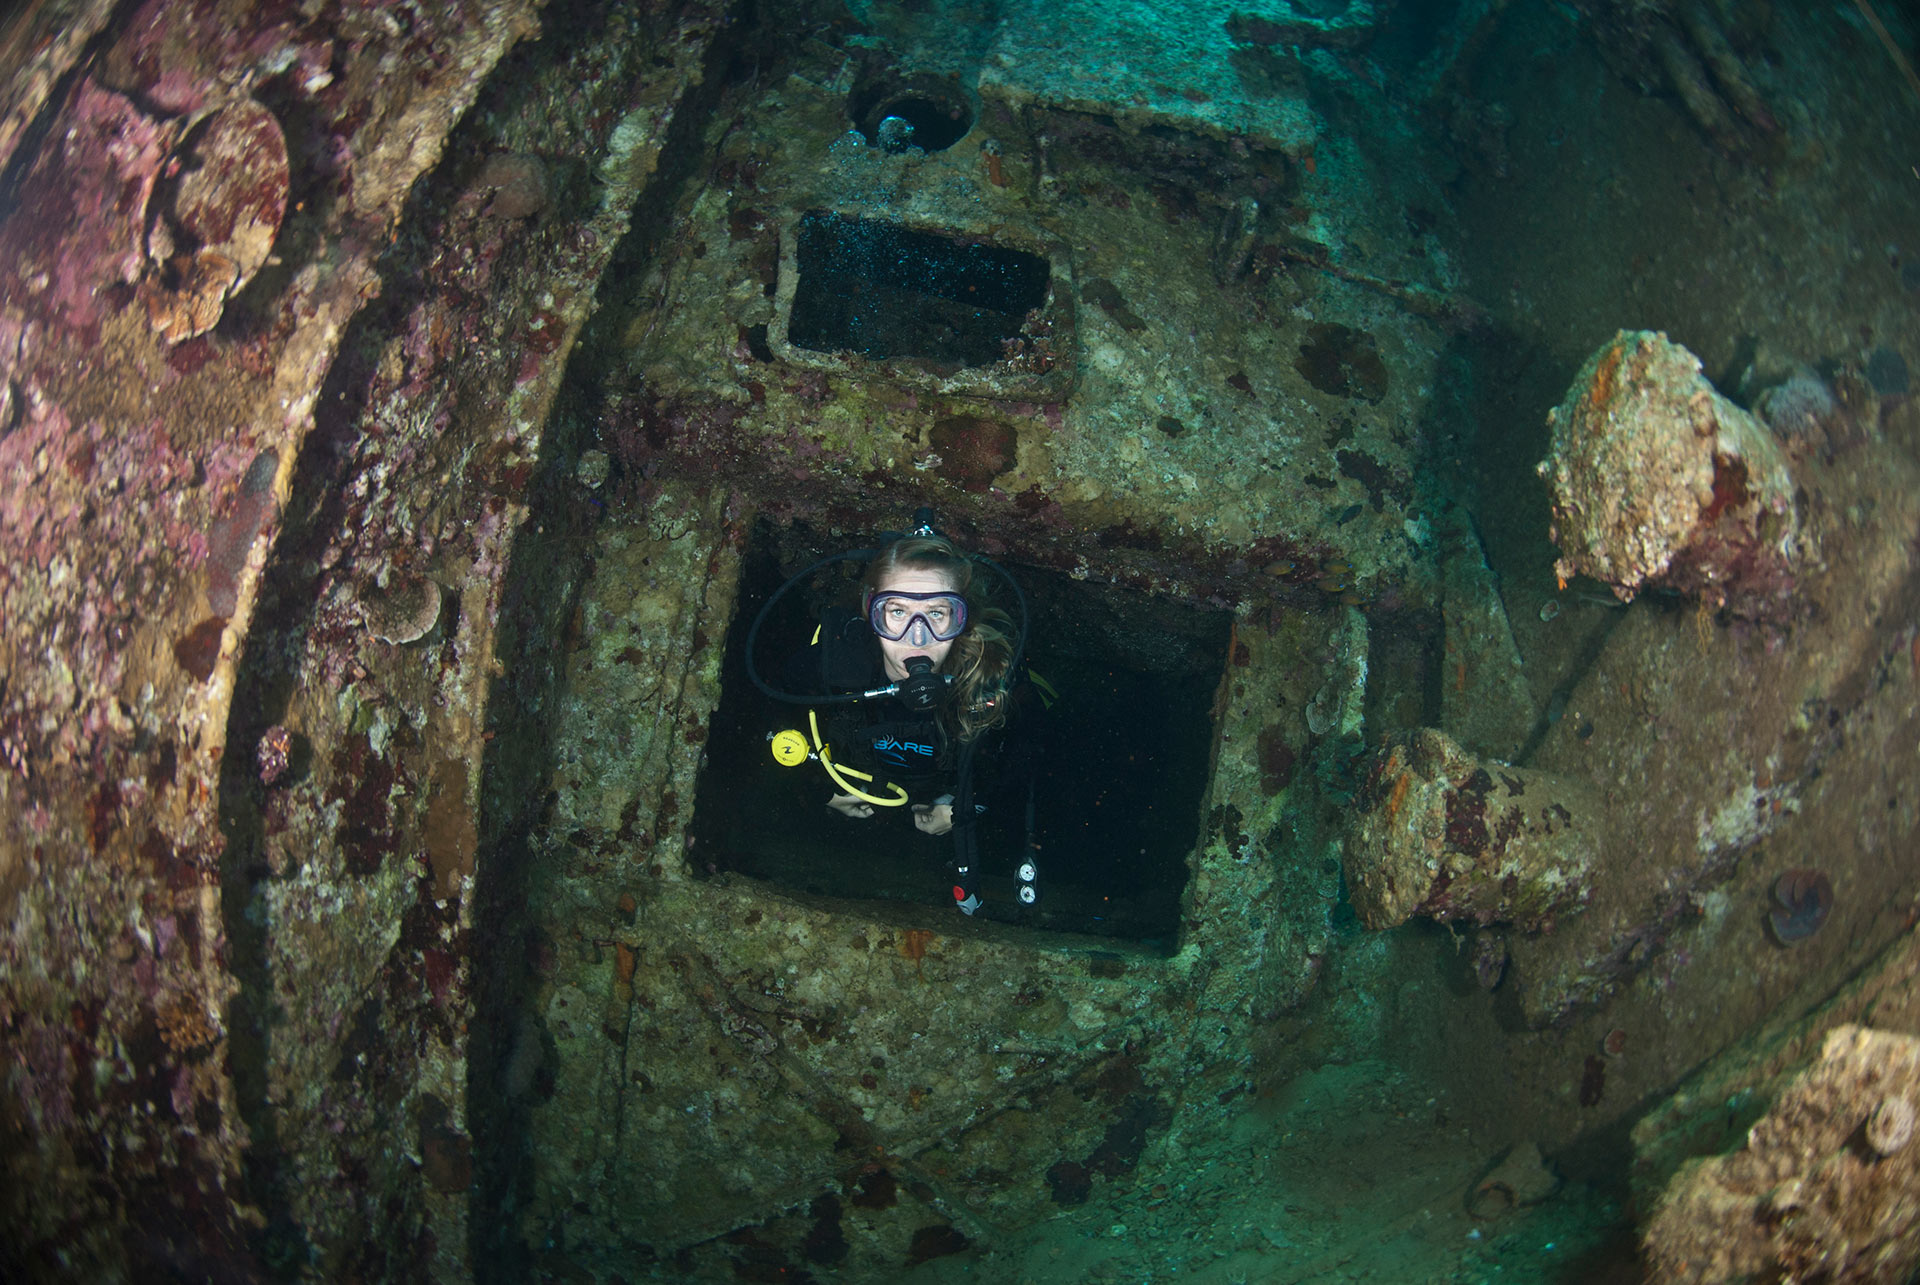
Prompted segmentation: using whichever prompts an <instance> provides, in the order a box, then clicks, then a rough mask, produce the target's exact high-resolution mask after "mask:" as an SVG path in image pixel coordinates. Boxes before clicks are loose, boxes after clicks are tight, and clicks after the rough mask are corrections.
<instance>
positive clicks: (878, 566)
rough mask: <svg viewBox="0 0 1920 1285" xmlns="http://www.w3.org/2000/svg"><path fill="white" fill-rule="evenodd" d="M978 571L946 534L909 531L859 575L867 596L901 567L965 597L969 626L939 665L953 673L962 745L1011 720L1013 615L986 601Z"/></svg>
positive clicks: (957, 728) (955, 715) (957, 727)
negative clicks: (940, 579)
mask: <svg viewBox="0 0 1920 1285" xmlns="http://www.w3.org/2000/svg"><path fill="white" fill-rule="evenodd" d="M974 570H975V563H974V561H973V559H972V558H969V557H968V556H967V555H966V554H964V553H962V552H961V551H960V550H959V548H958V547H957V546H955V545H954V543H953V542H952V541H951V540H948V539H946V538H945V537H944V536H937V535H910V536H906V537H903V538H902V539H899V540H895V541H894V542H893V543H892V544H890V545H888V546H887V547H886V548H885V549H882V550H881V551H880V556H879V557H877V558H875V559H874V560H873V561H872V562H869V563H868V564H867V569H866V572H865V574H863V575H862V576H861V577H860V590H861V593H862V594H863V595H866V594H871V593H873V592H874V591H875V590H877V589H879V588H880V587H881V586H882V585H883V584H885V583H886V582H887V581H888V580H889V579H891V578H892V576H893V574H894V573H895V572H897V571H930V572H932V573H934V574H935V575H939V576H942V577H944V578H945V579H946V580H947V582H948V585H949V587H950V588H951V589H952V590H953V591H954V592H955V593H957V594H959V595H960V596H961V597H962V598H965V599H966V600H967V627H966V628H965V629H964V630H962V631H961V634H960V636H959V637H958V638H955V639H954V640H953V647H952V648H951V649H950V650H949V651H948V652H947V656H946V659H945V660H944V661H943V662H941V665H940V669H941V671H942V672H943V673H948V674H952V675H953V689H952V690H953V702H952V709H953V720H954V723H955V727H954V728H953V731H954V734H955V736H956V737H957V739H958V740H959V741H960V742H961V743H962V744H964V743H966V742H967V741H971V740H972V739H973V738H974V737H976V736H978V735H980V734H981V733H982V732H986V731H991V730H992V729H993V728H996V727H999V726H1000V725H1001V724H1003V723H1005V722H1006V721H1007V699H1006V697H1007V693H1006V686H1007V683H1008V680H1009V679H1010V677H1011V675H1009V674H1008V673H1007V666H1008V665H1009V664H1010V663H1012V660H1013V642H1012V637H1013V617H1012V616H1010V615H1008V614H1007V613H1006V612H1005V611H1002V610H1001V609H1000V608H998V607H995V606H992V605H990V604H989V603H988V601H987V590H986V584H985V578H984V577H981V578H980V579H981V583H980V584H979V585H977V586H976V584H975V576H974Z"/></svg>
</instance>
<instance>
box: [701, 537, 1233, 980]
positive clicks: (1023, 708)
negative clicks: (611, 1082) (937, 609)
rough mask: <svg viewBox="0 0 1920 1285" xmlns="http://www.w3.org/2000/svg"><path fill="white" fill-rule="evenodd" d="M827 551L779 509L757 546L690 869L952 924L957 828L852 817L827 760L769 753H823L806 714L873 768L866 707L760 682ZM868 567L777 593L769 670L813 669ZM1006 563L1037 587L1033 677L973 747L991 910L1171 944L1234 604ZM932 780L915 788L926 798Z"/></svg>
mask: <svg viewBox="0 0 1920 1285" xmlns="http://www.w3.org/2000/svg"><path fill="white" fill-rule="evenodd" d="M826 549H827V546H826V545H825V544H824V542H822V541H820V540H818V539H817V538H815V537H814V536H813V535H812V534H811V533H809V532H807V531H806V530H804V529H803V528H777V527H775V526H774V525H773V524H772V523H769V522H762V523H761V524H760V525H759V527H758V528H757V530H756V534H755V538H754V539H753V541H752V543H751V545H750V547H749V550H748V553H747V557H746V564H745V567H744V568H743V574H742V578H741V600H740V603H739V608H738V612H737V614H736V617H735V626H734V628H733V629H732V630H731V631H730V633H729V638H728V643H727V654H726V658H725V668H724V671H723V677H722V692H721V700H720V706H719V708H718V709H717V710H716V711H715V714H714V718H713V722H712V725H711V727H710V729H709V733H708V738H707V761H706V765H705V767H704V768H703V769H702V772H701V776H700V780H699V784H698V788H697V792H696V797H695V805H694V814H693V818H692V822H691V836H692V839H693V851H692V853H691V859H692V865H693V867H694V871H695V874H696V876H697V877H703V878H704V877H713V876H717V875H719V874H721V873H734V874H739V875H744V876H747V877H750V878H753V879H756V880H762V881H764V882H767V883H769V884H773V885H776V886H779V887H782V888H786V889H790V890H793V891H796V892H800V893H803V894H808V895H812V896H816V897H825V898H832V899H836V900H845V901H850V902H860V903H869V904H872V905H873V908H874V909H879V908H880V906H879V904H874V903H880V904H886V903H898V904H906V905H914V906H923V907H927V908H930V909H933V910H938V911H940V912H941V913H945V914H951V915H952V916H953V918H954V921H955V926H956V927H958V926H959V925H960V924H961V923H962V922H963V919H962V916H960V915H959V913H958V912H957V911H954V910H952V909H951V906H952V893H951V891H950V890H951V888H952V885H953V881H954V877H953V863H954V861H955V856H956V852H957V849H956V845H955V843H954V841H953V839H952V837H951V836H950V835H949V836H937V837H936V836H930V835H925V834H921V833H919V832H918V831H917V830H916V829H915V828H914V825H913V821H912V817H911V814H910V812H909V809H908V808H906V807H898V808H876V809H874V812H875V815H873V816H871V817H866V818H858V819H856V818H849V817H845V816H841V815H839V814H837V813H835V812H834V811H832V810H831V809H829V808H828V806H827V800H828V799H829V797H831V796H832V795H833V794H835V793H837V792H839V791H838V787H837V786H836V785H835V783H834V782H833V781H832V780H830V779H829V777H828V775H827V773H826V771H825V769H824V768H823V767H822V766H821V764H820V763H819V761H818V759H817V756H816V757H814V758H809V759H806V760H803V761H801V762H799V763H797V764H796V765H794V766H783V765H782V764H781V763H779V762H776V760H775V757H774V754H773V753H772V751H771V746H770V740H769V738H770V737H772V736H773V735H774V734H775V733H778V732H782V731H788V730H792V731H796V732H798V733H800V735H801V736H802V737H804V738H806V741H807V743H808V745H809V748H811V746H812V745H813V743H814V741H813V736H812V733H811V730H810V726H809V718H808V712H809V709H812V710H814V712H815V714H816V716H817V718H818V725H819V730H820V735H821V740H822V741H824V742H825V743H826V745H827V748H828V751H829V755H830V757H832V758H834V759H836V760H837V761H840V762H843V763H853V762H857V761H864V760H863V756H862V754H861V753H860V750H861V748H862V747H861V745H860V737H861V736H863V735H865V734H867V733H868V732H869V731H870V729H872V728H874V727H880V726H883V725H884V723H885V720H883V719H879V718H877V717H873V716H872V713H871V712H870V711H872V710H873V707H870V706H859V707H852V709H851V712H850V713H848V712H838V711H849V707H845V706H842V707H838V711H836V710H835V707H831V706H825V705H821V706H806V705H798V704H787V703H784V702H780V701H776V700H773V699H771V698H769V697H767V696H766V695H765V694H764V693H762V692H761V691H759V690H758V689H757V688H756V687H755V686H754V684H753V683H752V682H751V681H750V679H749V677H748V674H747V671H746V666H745V645H746V637H747V634H748V631H749V626H750V625H751V624H752V622H753V620H754V618H755V616H756V615H757V614H758V613H759V612H760V611H761V609H762V607H763V606H764V605H765V604H766V603H767V601H768V600H769V598H771V597H772V596H773V594H774V593H775V592H776V591H777V590H778V589H779V588H780V586H781V585H782V584H783V583H784V582H785V580H786V578H787V576H788V575H790V574H792V573H793V572H795V571H798V570H800V569H802V568H804V567H806V566H807V565H808V564H809V563H811V562H812V561H814V560H815V559H817V558H818V557H819V556H821V553H822V552H823V551H825V550H826ZM862 570H863V565H862V561H861V560H852V561H843V562H839V563H835V564H832V565H831V566H829V567H827V568H825V569H823V570H821V571H819V572H817V573H816V574H815V575H813V576H812V577H810V578H809V580H808V581H807V582H806V583H804V584H796V585H795V586H794V588H793V589H792V590H790V591H789V592H788V593H787V594H786V595H785V596H784V597H782V598H781V599H780V600H779V601H778V602H777V603H775V605H774V608H773V610H772V611H771V612H770V613H769V614H768V616H767V618H766V620H765V621H764V622H763V623H762V625H761V628H760V633H759V637H758V639H757V642H756V649H757V651H756V665H757V668H758V669H759V671H760V672H761V675H762V677H763V678H765V679H767V680H768V681H769V682H770V683H772V684H773V685H774V686H776V687H780V686H782V680H783V677H785V676H787V675H794V674H802V673H805V672H806V671H805V668H804V667H805V666H806V665H807V664H809V663H810V658H811V653H809V650H808V649H809V648H810V647H811V646H813V645H814V644H812V643H811V642H810V639H811V638H812V636H813V632H814V628H815V626H816V624H817V623H819V622H820V621H822V620H823V619H824V620H825V621H827V622H828V624H829V627H832V623H833V622H835V621H843V620H846V619H849V618H851V619H854V620H857V619H858V616H859V597H858V578H859V575H860V572H861V571H862ZM1007 571H1008V572H1009V574H1011V575H1012V576H1014V577H1015V579H1016V580H1017V581H1018V583H1019V584H1020V586H1021V589H1022V590H1023V591H1024V593H1025V595H1026V598H1027V603H1028V614H1029V619H1030V631H1029V637H1028V642H1027V648H1026V668H1027V669H1028V670H1029V672H1030V673H1031V675H1032V676H1033V677H1032V678H1031V679H1030V680H1029V681H1028V682H1026V683H1025V684H1023V685H1022V688H1021V689H1020V691H1019V693H1018V695H1017V697H1016V700H1015V709H1014V714H1013V716H1012V718H1011V719H1010V720H1009V723H1008V725H1007V727H1006V729H1005V730H1004V732H1003V733H989V734H987V737H986V738H985V739H984V740H983V742H982V749H981V751H980V754H979V759H980V762H979V767H978V769H977V782H976V799H977V802H979V803H980V804H981V805H982V806H983V807H984V811H982V812H981V813H980V814H979V819H978V824H977V827H976V833H977V863H978V866H977V869H978V883H977V887H978V891H979V894H980V896H981V898H982V900H983V903H984V904H983V906H982V908H981V910H980V912H979V916H978V918H980V919H982V920H986V921H997V922H1003V923H1012V924H1017V925H1021V926H1024V927H1028V928H1032V929H1038V930H1042V931H1049V932H1062V933H1076V934H1088V935H1094V936H1102V937H1108V938H1115V939H1121V940H1127V941H1131V942H1136V943H1140V944H1142V945H1147V946H1150V947H1153V948H1156V949H1159V950H1163V951H1166V952H1171V951H1172V950H1173V949H1175V948H1176V945H1177V938H1178V935H1179V922H1180V900H1181V895H1182V893H1183V891H1184V889H1185V886H1186V881H1187V877H1188V873H1189V867H1190V862H1191V857H1192V854H1193V852H1194V850H1195V848H1196V845H1197V844H1198V842H1199V839H1200V821H1201V811H1202V804H1203V800H1204V797H1205V791H1206V787H1207V781H1208V775H1209V772H1210V767H1211V748H1212V739H1213V732H1214V728H1213V714H1212V705H1213V695H1214V692H1215V690H1216V688H1217V686H1218V684H1219V681H1220V677H1221V673H1222V671H1223V669H1224V667H1225V664H1226V659H1227V648H1228V645H1229V639H1230V634H1231V622H1232V617H1231V615H1230V614H1229V613H1226V612H1216V611H1202V610H1197V609H1195V608H1191V607H1188V606H1185V605H1183V604H1179V603H1174V602H1171V601H1168V600H1164V599H1160V598H1155V597H1153V596H1151V595H1147V594H1142V593H1137V592H1134V591H1130V590H1124V589H1117V588H1114V587H1111V586H1107V585H1097V584H1091V583H1088V582H1085V581H1077V580H1074V579H1072V578H1071V577H1068V576H1064V575H1060V574H1058V573H1055V572H1048V571H1041V570H1037V569H1033V568H1028V567H1020V566H1009V567H1007ZM981 580H983V581H985V582H988V583H989V584H991V585H992V588H993V593H992V602H993V604H994V605H997V606H1002V607H1005V608H1006V609H1008V610H1009V611H1010V612H1013V613H1014V614H1015V615H1016V616H1017V614H1018V613H1017V605H1016V603H1015V602H1013V601H1012V594H1011V592H1010V591H1008V589H1007V587H1006V586H1005V584H1004V583H1002V582H1000V578H999V577H998V576H994V575H992V574H991V573H990V572H989V573H987V574H986V575H984V576H982V577H981ZM980 605H982V604H978V603H976V604H975V606H974V608H973V609H974V610H975V612H976V613H977V611H978V609H979V606H980ZM796 666H798V667H800V668H796ZM1042 680H1044V681H1042ZM793 685H794V686H798V682H797V681H796V682H795V683H794V684H793ZM836 740H838V741H839V742H840V743H841V744H840V745H838V746H836V744H835V742H836ZM864 758H865V759H870V756H864ZM868 765H869V766H873V764H872V763H871V762H868ZM938 788H939V787H938V786H937V784H927V785H923V786H920V787H919V789H918V792H916V797H915V801H922V800H921V799H920V797H919V794H920V793H925V794H927V795H929V796H931V795H932V794H934V793H936V792H937V790H938ZM1027 862H1031V863H1032V865H1033V866H1034V867H1036V869H1037V877H1036V878H1035V879H1034V880H1033V883H1032V886H1033V888H1034V890H1035V893H1036V896H1035V899H1034V901H1033V902H1032V903H1031V904H1023V903H1022V901H1021V900H1020V891H1019V890H1020V887H1021V881H1020V880H1019V879H1018V877H1017V872H1018V870H1019V867H1020V866H1021V865H1022V864H1023V863H1027Z"/></svg>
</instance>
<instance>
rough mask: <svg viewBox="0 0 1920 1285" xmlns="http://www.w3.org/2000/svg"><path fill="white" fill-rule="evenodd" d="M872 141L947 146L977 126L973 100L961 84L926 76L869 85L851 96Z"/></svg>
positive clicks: (890, 147) (932, 148) (852, 110)
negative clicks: (957, 85)
mask: <svg viewBox="0 0 1920 1285" xmlns="http://www.w3.org/2000/svg"><path fill="white" fill-rule="evenodd" d="M847 114H848V115H849V116H851V117H852V118H853V123H854V127H855V128H856V129H858V130H859V131H860V133H861V135H862V136H863V137H865V138H866V140H867V142H869V143H871V144H872V145H873V146H875V147H878V148H880V149H882V150H883V151H888V152H904V151H907V150H909V149H910V148H916V147H917V148H919V149H920V150H921V151H923V152H942V151H945V150H946V149H947V148H949V147H952V146H953V145H954V144H955V143H957V142H959V141H960V140H961V139H963V138H965V137H966V136H967V132H968V131H969V130H971V129H972V128H973V106H972V104H970V103H969V102H968V101H967V98H966V95H965V94H963V93H962V92H961V91H960V90H959V89H958V88H957V87H956V86H953V85H950V84H948V83H946V82H945V81H942V80H939V79H936V78H933V77H926V76H918V77H913V78H911V79H909V80H906V81H898V80H893V79H882V80H878V81H874V82H871V83H869V84H867V85H863V86H862V87H861V88H860V89H858V90H856V91H855V92H854V94H853V95H852V97H851V98H849V99H848V101H847Z"/></svg>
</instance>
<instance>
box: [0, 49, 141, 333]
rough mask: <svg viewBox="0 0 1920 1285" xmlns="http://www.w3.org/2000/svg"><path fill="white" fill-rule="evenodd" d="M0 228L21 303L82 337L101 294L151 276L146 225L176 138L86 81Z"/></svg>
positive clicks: (0, 254) (2, 257)
mask: <svg viewBox="0 0 1920 1285" xmlns="http://www.w3.org/2000/svg"><path fill="white" fill-rule="evenodd" d="M55 137H59V138H61V139H63V144H62V145H61V146H59V147H57V148H54V147H50V148H46V149H44V150H43V151H42V153H41V156H40V160H39V161H38V162H37V163H36V164H35V166H34V168H33V170H32V172H31V173H30V174H29V175H28V176H27V180H26V182H25V183H24V184H23V185H22V188H21V191H20V195H19V208H18V209H17V210H16V211H15V213H14V216H13V217H12V218H10V219H8V220H7V221H6V223H5V224H4V226H0V262H4V263H7V264H9V265H10V267H11V269H12V275H13V279H14V280H15V282H17V283H20V284H21V285H22V286H23V287H24V288H23V289H21V290H20V292H19V294H20V297H21V298H22V299H23V301H30V305H29V306H34V305H37V308H38V310H39V311H40V313H41V314H42V315H43V316H45V317H47V318H48V319H50V320H59V321H62V322H64V323H65V324H67V325H69V326H73V327H76V328H84V327H90V326H93V325H95V324H96V323H97V322H98V320H99V317H100V300H99V293H100V291H101V290H102V289H104V288H105V287H107V286H110V285H113V284H115V283H120V284H124V285H130V284H132V283H133V282H135V281H137V280H139V278H140V276H141V274H142V273H143V272H144V271H145V268H146V249H145V235H144V232H145V229H144V228H143V226H142V224H143V221H144V218H145V215H146V209H147V202H148V199H149V198H150V196H151V195H152V192H153V185H154V181H155V179H156V178H157V177H158V175H159V173H160V167H161V165H162V164H163V163H164V161H165V160H166V156H167V151H168V148H169V146H170V145H171V142H172V131H171V129H170V128H169V127H168V126H166V125H163V124H161V123H160V122H158V121H155V120H153V119H152V118H150V117H148V116H147V115H145V114H144V113H142V112H141V111H140V109H139V108H137V107H135V106H134V105H133V103H132V102H131V101H129V100H128V99H126V98H124V97H122V96H121V95H119V94H116V93H113V92H111V91H109V90H105V89H102V88H100V87H99V86H98V85H95V84H94V83H93V82H92V81H82V82H81V84H80V86H79V89H78V90H77V91H76V92H75V94H74V96H73V99H72V101H71V102H70V103H69V104H68V105H67V108H66V110H65V111H64V112H63V113H62V118H61V120H60V121H59V122H58V123H57V124H56V126H55Z"/></svg>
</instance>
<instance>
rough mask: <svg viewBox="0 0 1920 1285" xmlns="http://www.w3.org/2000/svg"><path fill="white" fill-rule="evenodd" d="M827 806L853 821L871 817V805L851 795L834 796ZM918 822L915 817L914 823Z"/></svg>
mask: <svg viewBox="0 0 1920 1285" xmlns="http://www.w3.org/2000/svg"><path fill="white" fill-rule="evenodd" d="M827 806H828V807H830V808H832V809H833V810H834V811H835V812H838V813H839V814H840V815H841V816H843V817H853V818H854V819H855V820H859V819H860V818H861V817H870V816H872V815H873V805H872V804H870V803H862V802H861V801H860V800H859V799H857V798H855V797H854V796H853V795H851V794H836V795H834V796H833V797H832V798H830V799H828V800H827ZM918 820H919V818H917V817H916V818H915V821H918Z"/></svg>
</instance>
